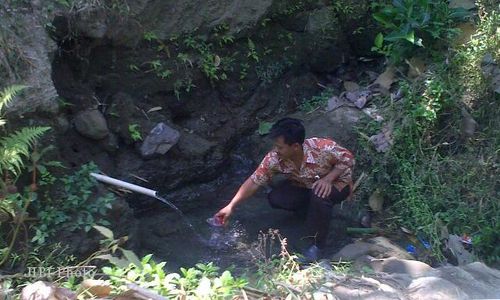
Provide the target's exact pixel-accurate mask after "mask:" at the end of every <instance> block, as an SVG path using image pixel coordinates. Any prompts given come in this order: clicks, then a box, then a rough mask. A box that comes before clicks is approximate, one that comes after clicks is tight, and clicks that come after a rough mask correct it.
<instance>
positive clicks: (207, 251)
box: [138, 151, 350, 274]
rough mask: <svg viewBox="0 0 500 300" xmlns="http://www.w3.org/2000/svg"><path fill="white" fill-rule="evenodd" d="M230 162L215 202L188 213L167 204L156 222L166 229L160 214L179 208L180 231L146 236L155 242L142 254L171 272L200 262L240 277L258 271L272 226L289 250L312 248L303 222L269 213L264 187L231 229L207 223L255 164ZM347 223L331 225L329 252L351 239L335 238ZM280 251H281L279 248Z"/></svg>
mask: <svg viewBox="0 0 500 300" xmlns="http://www.w3.org/2000/svg"><path fill="white" fill-rule="evenodd" d="M236 152H237V153H238V151H236ZM232 158H233V159H232V161H233V162H234V163H233V164H232V166H231V168H229V169H228V171H227V173H226V174H225V175H224V176H223V177H222V180H221V183H220V187H219V188H217V189H216V190H215V191H214V192H213V194H211V199H212V200H210V201H208V202H203V203H200V205H199V206H198V207H197V208H196V209H193V210H190V211H186V212H185V213H184V212H182V211H180V210H178V209H177V208H176V207H175V206H173V207H171V208H168V207H167V205H171V203H170V204H168V203H166V204H167V205H165V206H166V209H165V212H164V213H157V216H156V217H155V219H154V220H155V222H159V223H158V224H157V225H158V226H163V225H162V224H161V223H163V222H165V225H164V226H168V224H169V223H168V222H167V221H165V220H164V219H165V217H163V216H162V214H170V215H172V212H174V211H175V210H177V214H178V217H176V218H177V221H176V222H177V223H178V229H177V230H176V231H174V232H172V233H170V234H168V235H166V236H163V237H161V238H158V237H157V236H151V237H147V236H146V237H142V238H143V239H149V238H151V239H155V241H154V243H149V247H148V249H140V250H143V251H139V253H138V254H140V255H145V254H148V253H153V255H154V256H153V257H154V258H155V260H156V261H166V262H167V264H166V269H167V270H168V271H170V272H178V270H179V268H180V267H192V266H194V265H195V264H197V263H208V262H213V263H214V264H215V265H217V266H219V267H220V268H222V269H227V268H229V269H232V270H233V272H234V273H236V274H241V273H243V272H245V271H247V270H248V269H252V268H254V267H255V266H256V262H257V261H258V260H259V258H260V259H261V257H262V255H263V253H262V250H260V247H259V246H260V245H259V233H260V232H264V233H266V232H268V230H269V229H270V228H272V229H278V230H279V232H280V234H281V236H282V237H285V238H287V242H288V250H289V252H299V251H302V250H304V248H305V247H306V246H307V245H308V244H307V241H306V240H305V239H304V238H303V237H304V232H305V228H304V227H305V226H304V221H303V220H300V219H298V218H297V217H296V216H295V215H294V214H293V213H291V212H286V211H282V210H274V209H271V207H270V206H269V205H268V203H267V196H266V195H267V194H266V191H265V190H264V189H261V190H260V191H259V192H258V193H257V194H256V195H255V196H253V197H252V198H251V199H248V200H247V201H246V202H244V203H242V204H241V205H240V206H239V207H237V208H236V210H235V212H234V213H233V215H232V216H231V219H230V221H229V223H228V225H226V226H223V227H215V226H212V225H210V224H208V223H207V219H208V218H210V217H212V216H213V215H214V214H215V213H216V212H217V211H218V210H219V209H220V208H222V207H223V206H224V205H226V204H227V202H228V199H231V197H232V196H233V195H234V193H235V192H236V191H237V189H238V187H239V185H240V184H241V183H242V182H243V181H244V180H245V178H246V177H247V176H248V175H250V174H251V172H252V171H253V168H254V165H255V162H252V161H250V160H248V159H246V158H245V156H244V155H242V154H236V155H233V157H232ZM162 200H166V199H162ZM147 217H148V218H151V216H147ZM345 225H346V224H345V222H344V221H343V220H334V221H333V222H332V229H331V235H332V237H331V243H330V244H331V246H330V247H329V249H328V252H329V253H328V254H332V253H334V252H335V251H336V250H338V249H340V248H341V247H342V246H344V245H346V244H347V243H348V242H349V241H350V239H349V238H347V237H346V236H345V235H342V236H339V235H338V234H337V233H338V232H339V230H338V228H341V227H345ZM151 244H154V245H153V246H151ZM276 251H279V245H277V247H276ZM277 253H279V252H277Z"/></svg>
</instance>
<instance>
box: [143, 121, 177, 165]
mask: <svg viewBox="0 0 500 300" xmlns="http://www.w3.org/2000/svg"><path fill="white" fill-rule="evenodd" d="M180 136H181V135H180V133H179V131H177V130H175V129H173V128H171V127H169V126H168V125H166V124H165V123H158V124H157V125H156V126H155V127H154V128H153V129H152V130H151V132H150V133H149V135H148V136H147V137H146V139H145V140H144V142H143V143H142V145H141V155H142V156H143V157H145V158H146V157H151V156H153V155H155V154H160V155H163V154H165V153H167V151H168V150H170V148H172V147H173V146H174V145H175V144H177V142H178V141H179V138H180Z"/></svg>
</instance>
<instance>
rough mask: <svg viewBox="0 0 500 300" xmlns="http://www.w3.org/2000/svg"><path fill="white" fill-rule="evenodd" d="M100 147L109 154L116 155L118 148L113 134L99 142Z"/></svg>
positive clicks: (116, 138) (116, 139)
mask: <svg viewBox="0 0 500 300" xmlns="http://www.w3.org/2000/svg"><path fill="white" fill-rule="evenodd" d="M101 146H102V147H103V148H104V150H106V151H107V152H109V153H116V151H118V149H119V148H120V145H119V142H118V137H117V136H116V135H115V134H113V133H109V134H108V136H107V137H106V138H105V139H103V140H102V141H101Z"/></svg>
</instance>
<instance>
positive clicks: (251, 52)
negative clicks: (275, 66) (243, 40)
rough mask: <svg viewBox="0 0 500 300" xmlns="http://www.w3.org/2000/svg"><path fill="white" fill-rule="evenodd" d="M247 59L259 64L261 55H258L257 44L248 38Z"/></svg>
mask: <svg viewBox="0 0 500 300" xmlns="http://www.w3.org/2000/svg"><path fill="white" fill-rule="evenodd" d="M247 57H248V58H250V59H252V60H254V61H255V62H259V54H258V53H257V48H256V47H255V43H254V42H253V41H252V40H251V39H250V38H248V52H247Z"/></svg>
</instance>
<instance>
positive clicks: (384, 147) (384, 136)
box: [368, 122, 394, 153]
mask: <svg viewBox="0 0 500 300" xmlns="http://www.w3.org/2000/svg"><path fill="white" fill-rule="evenodd" d="M393 130H394V125H393V123H392V122H390V123H388V124H386V125H385V126H384V127H383V128H382V130H381V131H380V133H378V134H375V135H372V136H371V137H370V138H369V139H368V140H369V141H370V142H372V144H373V145H374V146H375V150H377V152H384V153H385V152H387V151H389V150H390V149H391V147H392V145H393V143H394V136H393Z"/></svg>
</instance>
